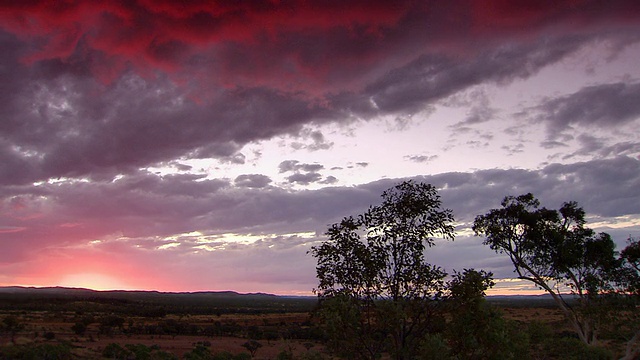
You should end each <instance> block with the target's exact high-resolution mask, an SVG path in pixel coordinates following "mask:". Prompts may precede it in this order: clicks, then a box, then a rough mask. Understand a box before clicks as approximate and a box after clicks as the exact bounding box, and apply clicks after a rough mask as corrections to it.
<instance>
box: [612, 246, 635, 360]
mask: <svg viewBox="0 0 640 360" xmlns="http://www.w3.org/2000/svg"><path fill="white" fill-rule="evenodd" d="M620 260H621V264H620V265H621V266H620V275H619V276H618V277H617V280H618V281H617V285H618V288H617V290H618V293H619V294H621V295H622V296H621V298H622V300H623V301H622V306H620V308H622V309H623V310H624V315H626V316H624V317H618V319H620V320H621V321H620V322H618V323H616V324H615V325H614V326H616V327H617V328H618V329H623V330H627V333H628V334H629V337H628V341H627V346H626V348H625V356H624V357H623V359H637V358H638V357H639V356H640V311H638V307H640V241H639V240H638V239H636V238H632V237H630V238H629V239H628V240H627V246H626V247H625V248H624V250H622V252H621V253H620ZM617 305H619V304H617Z"/></svg>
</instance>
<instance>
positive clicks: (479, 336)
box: [445, 269, 529, 360]
mask: <svg viewBox="0 0 640 360" xmlns="http://www.w3.org/2000/svg"><path fill="white" fill-rule="evenodd" d="M493 285H494V282H493V279H492V274H491V273H487V272H485V271H482V270H480V271H476V270H473V269H466V270H464V272H462V273H456V274H454V276H453V278H452V280H450V281H449V283H448V289H449V295H448V300H449V306H450V313H451V321H450V322H449V323H448V324H447V329H446V332H445V333H446V335H447V338H448V340H449V341H448V343H449V346H450V351H449V352H450V353H451V355H452V356H453V357H454V358H458V359H477V360H480V359H514V358H520V359H522V358H523V355H524V354H525V353H526V350H527V349H528V345H529V339H528V338H527V336H526V334H525V333H523V332H521V331H519V329H518V328H517V325H516V324H515V323H513V322H511V321H507V320H505V319H504V318H503V317H502V315H501V314H500V313H499V312H498V311H497V310H495V309H494V308H492V307H490V306H489V305H488V304H486V302H485V291H486V290H487V289H489V288H490V287H492V286H493Z"/></svg>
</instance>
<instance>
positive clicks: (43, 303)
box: [0, 286, 317, 314]
mask: <svg viewBox="0 0 640 360" xmlns="http://www.w3.org/2000/svg"><path fill="white" fill-rule="evenodd" d="M316 303H317V299H316V298H315V297H289V296H278V295H273V294H265V293H248V294H241V293H238V292H235V291H199V292H159V291H137V290H135V291H130V290H108V291H101V290H100V291H98V290H91V289H83V288H67V287H22V286H7V287H0V309H7V310H10V309H18V308H20V309H26V310H29V309H31V310H75V311H77V310H78V309H81V310H84V311H112V310H113V311H124V310H123V309H125V308H127V309H129V310H131V312H136V311H139V309H140V308H145V309H155V310H156V312H160V311H164V312H167V313H194V314H197V313H216V314H220V313H228V312H234V313H256V312H289V311H290V312H300V311H309V310H311V309H312V308H313V307H314V306H315V305H316Z"/></svg>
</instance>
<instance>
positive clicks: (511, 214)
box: [473, 194, 619, 344]
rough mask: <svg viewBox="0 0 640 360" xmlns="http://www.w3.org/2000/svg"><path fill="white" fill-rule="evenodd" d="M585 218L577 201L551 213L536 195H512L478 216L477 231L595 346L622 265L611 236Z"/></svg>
mask: <svg viewBox="0 0 640 360" xmlns="http://www.w3.org/2000/svg"><path fill="white" fill-rule="evenodd" d="M584 217H585V212H584V210H583V209H582V208H580V207H578V205H577V204H576V203H575V202H567V203H564V204H563V205H562V207H561V208H560V209H559V210H549V209H546V208H544V207H540V202H539V201H538V200H537V199H536V198H535V197H534V196H533V195H532V194H525V195H521V196H518V197H513V196H507V197H506V198H504V200H503V201H502V208H500V209H493V210H491V211H489V212H488V213H487V214H486V215H481V216H478V217H476V219H475V222H474V225H473V230H474V232H475V233H476V235H483V236H485V237H486V238H485V240H484V244H485V245H489V247H490V248H491V249H492V250H495V251H496V252H498V253H503V254H506V255H507V256H508V257H509V259H510V260H511V262H512V263H513V266H514V268H515V272H516V273H517V274H518V278H520V279H523V280H527V281H530V282H532V283H534V284H535V285H537V286H538V287H539V288H541V289H543V290H545V291H546V292H547V293H549V294H550V295H551V296H552V297H553V299H554V300H555V302H556V303H557V305H558V306H559V307H560V309H561V310H562V312H563V313H564V315H565V316H566V318H567V319H568V320H569V322H570V324H571V326H572V327H573V328H574V329H575V331H576V333H577V334H578V337H579V338H580V340H582V341H583V342H584V343H585V344H593V343H595V342H596V339H597V331H598V327H599V320H600V318H601V315H602V311H605V310H607V308H608V307H607V306H606V305H604V306H603V303H602V300H603V297H601V296H600V295H601V294H603V293H606V292H608V291H609V290H611V284H612V282H611V280H612V278H611V276H612V274H614V273H615V269H616V267H617V266H618V263H619V262H618V261H617V260H616V256H615V251H614V249H615V244H614V242H613V240H612V239H611V237H610V236H609V235H608V234H606V233H600V234H596V233H595V232H594V231H593V230H591V229H589V228H587V227H585V223H586V221H585V219H584ZM567 290H569V292H570V296H569V297H567V296H566V292H567ZM569 298H570V299H571V300H575V301H569Z"/></svg>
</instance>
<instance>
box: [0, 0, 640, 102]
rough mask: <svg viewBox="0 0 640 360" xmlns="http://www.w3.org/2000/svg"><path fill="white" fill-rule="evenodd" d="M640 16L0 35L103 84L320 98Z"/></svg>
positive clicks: (621, 6)
mask: <svg viewBox="0 0 640 360" xmlns="http://www.w3.org/2000/svg"><path fill="white" fill-rule="evenodd" d="M639 8H640V6H639V5H638V3H637V2H636V1H626V2H625V1H616V2H612V1H600V0H565V1H561V0H559V1H550V2H539V1H519V2H512V1H508V0H494V1H469V2H455V3H447V2H442V1H424V0H420V1H414V0H407V1H366V0H359V1H330V2H326V1H323V2H318V1H276V0H273V1H251V2H246V1H215V2H214V1H206V0H193V1H179V2H177V1H172V0H138V1H121V2H116V1H30V2H26V1H16V2H5V3H4V4H2V5H1V7H0V26H1V27H3V28H4V29H5V30H7V31H9V32H12V33H14V34H17V35H18V36H20V37H22V38H24V39H25V40H29V41H31V45H32V51H31V53H29V54H28V55H26V57H25V58H24V60H25V61H26V62H27V63H31V62H34V61H39V60H45V59H61V60H63V61H70V59H73V60H74V61H79V62H80V63H81V64H84V66H87V67H89V68H91V69H92V71H93V73H94V75H95V76H97V77H98V78H100V79H102V80H103V81H105V82H109V81H111V80H113V79H115V78H116V77H117V76H119V75H120V74H121V73H122V72H123V71H124V70H125V69H128V68H133V69H134V70H135V71H137V72H138V73H140V74H143V75H145V76H153V75H154V74H156V73H157V72H163V73H168V74H170V75H171V76H172V77H173V79H174V80H176V81H179V82H183V83H186V82H196V83H198V85H203V84H207V86H209V87H210V86H211V85H212V84H213V85H214V87H215V85H223V86H232V87H235V86H250V87H251V86H269V87H274V88H278V89H282V90H286V91H294V92H295V91H300V90H301V91H306V92H310V93H314V92H315V93H323V92H324V91H327V90H335V91H340V90H343V89H345V88H349V87H351V85H350V84H351V83H352V82H353V81H356V83H357V82H358V79H360V78H361V77H363V76H365V75H366V74H368V73H369V72H377V73H378V74H379V73H380V72H385V71H388V70H389V67H390V66H391V67H393V66H394V63H395V65H398V63H404V62H406V61H407V59H408V58H414V57H415V56H416V55H419V54H420V53H423V52H426V51H429V50H430V49H431V50H433V49H440V50H442V49H450V50H454V51H459V50H460V49H467V50H465V51H470V50H468V49H470V48H475V46H474V47H469V46H468V44H469V41H476V42H478V41H485V40H486V39H487V37H488V38H490V37H492V36H500V37H503V36H509V34H513V33H516V34H522V33H525V32H528V33H532V34H536V33H537V32H538V29H539V28H540V27H543V26H545V25H547V24H548V23H552V22H563V21H564V22H565V25H566V26H565V28H566V27H568V26H574V24H578V25H582V26H584V25H588V24H591V23H593V22H594V21H596V20H597V19H600V20H602V21H608V22H612V21H613V22H615V21H616V20H617V19H621V20H624V19H637V18H639V17H640V16H639V15H640V14H639V13H640V10H639ZM634 21H637V20H634ZM474 39H476V40H474ZM380 59H386V60H387V61H390V62H389V63H386V65H382V63H381V60H380ZM390 59H391V60H390ZM393 59H395V60H393ZM196 79H197V80H196ZM360 81H361V80H360ZM357 85H361V84H357ZM198 88H200V86H198Z"/></svg>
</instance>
